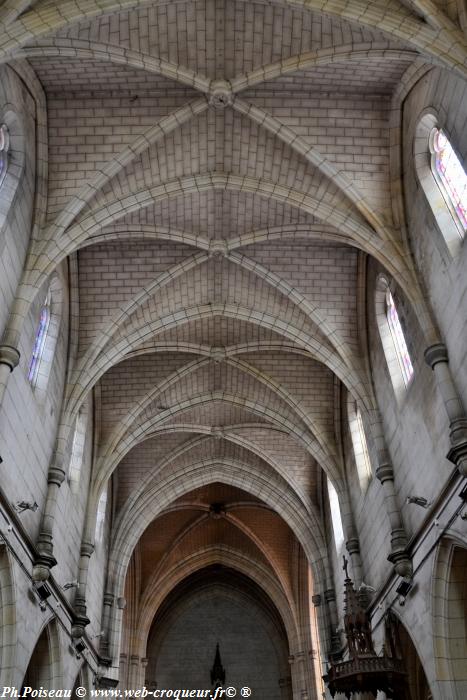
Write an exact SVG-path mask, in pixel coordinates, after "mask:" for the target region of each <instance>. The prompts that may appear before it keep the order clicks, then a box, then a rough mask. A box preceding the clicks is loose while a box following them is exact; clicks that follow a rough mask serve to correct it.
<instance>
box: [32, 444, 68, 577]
mask: <svg viewBox="0 0 467 700" xmlns="http://www.w3.org/2000/svg"><path fill="white" fill-rule="evenodd" d="M64 480H65V470H64V469H63V457H62V455H61V454H60V453H55V455H54V458H53V461H52V465H51V467H50V468H49V473H48V476H47V498H46V501H45V508H44V512H43V514H42V519H41V524H40V528H39V535H38V538H37V543H36V547H37V552H38V556H37V558H36V560H35V562H34V568H33V574H32V575H33V579H34V580H35V581H46V580H47V579H48V578H49V576H50V569H51V568H52V567H53V566H55V565H56V563H57V561H56V559H55V557H54V555H53V535H52V529H53V523H54V520H55V508H56V504H57V500H58V491H59V489H60V486H61V485H62V483H63V481H64Z"/></svg>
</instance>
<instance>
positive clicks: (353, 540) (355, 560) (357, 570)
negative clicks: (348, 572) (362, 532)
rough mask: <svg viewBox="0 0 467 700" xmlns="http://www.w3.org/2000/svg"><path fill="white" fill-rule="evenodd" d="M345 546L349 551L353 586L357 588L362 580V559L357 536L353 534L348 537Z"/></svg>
mask: <svg viewBox="0 0 467 700" xmlns="http://www.w3.org/2000/svg"><path fill="white" fill-rule="evenodd" d="M352 534H353V533H352ZM345 548H346V549H347V552H348V553H349V557H350V563H351V565H352V572H353V578H354V583H355V588H358V587H359V586H360V584H361V582H362V581H363V576H362V559H361V556H360V542H359V541H358V537H357V536H356V535H355V534H354V536H353V537H349V539H348V540H347V541H346V543H345Z"/></svg>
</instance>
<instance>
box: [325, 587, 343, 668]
mask: <svg viewBox="0 0 467 700" xmlns="http://www.w3.org/2000/svg"><path fill="white" fill-rule="evenodd" d="M323 595H324V600H325V602H326V605H327V608H328V617H329V625H330V636H331V646H330V649H329V656H330V657H331V658H338V657H340V652H341V650H342V644H341V638H340V635H339V633H338V632H337V628H338V624H339V619H338V615H337V605H336V592H335V590H334V588H328V589H327V590H326V591H324V594H323Z"/></svg>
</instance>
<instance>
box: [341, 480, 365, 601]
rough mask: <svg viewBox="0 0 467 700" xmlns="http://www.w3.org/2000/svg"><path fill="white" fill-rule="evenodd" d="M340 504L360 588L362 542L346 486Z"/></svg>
mask: <svg viewBox="0 0 467 700" xmlns="http://www.w3.org/2000/svg"><path fill="white" fill-rule="evenodd" d="M339 506H340V510H341V516H342V527H343V530H344V535H345V538H346V542H345V546H346V549H347V551H348V553H349V556H350V562H351V565H352V573H353V578H354V583H355V586H356V587H357V588H358V586H359V585H360V584H361V582H362V560H361V557H360V543H359V541H358V535H357V531H356V529H355V523H354V518H353V513H352V506H351V503H350V498H349V494H348V491H347V487H346V486H345V490H344V491H341V492H340V493H339Z"/></svg>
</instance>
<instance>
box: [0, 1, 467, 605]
mask: <svg viewBox="0 0 467 700" xmlns="http://www.w3.org/2000/svg"><path fill="white" fill-rule="evenodd" d="M456 7H457V6H456V4H455V3H445V2H442V1H440V2H438V3H436V2H432V1H430V0H406V1H404V2H402V1H398V0H385V1H384V2H383V1H381V2H380V1H376V2H364V1H363V0H354V1H352V2H347V3H341V2H334V1H333V0H330V1H328V2H322V1H320V0H309V1H308V2H303V0H302V1H301V2H299V1H298V0H297V1H289V2H285V1H283V2H262V1H259V0H258V1H255V2H243V1H242V0H199V1H194V2H170V3H168V2H156V1H154V0H153V1H152V2H143V1H140V2H136V1H132V2H130V1H129V0H120V1H119V2H116V1H112V0H90V1H89V2H86V3H80V2H73V1H72V0H60V2H58V1H57V0H37V1H36V2H27V0H26V1H20V0H18V1H17V2H15V1H14V0H11V1H10V2H7V3H5V4H4V6H3V7H2V9H1V10H0V16H1V17H2V18H3V19H5V18H7V19H8V20H9V23H8V24H7V25H6V28H5V29H4V34H3V35H0V56H2V57H3V60H15V59H27V61H28V63H29V65H30V67H31V68H32V69H33V71H34V72H35V73H36V75H37V78H38V80H39V81H40V83H41V85H42V87H43V89H44V91H45V95H46V109H47V134H46V135H47V138H48V147H49V151H48V153H49V159H48V178H47V183H48V185H47V192H46V200H45V199H44V201H46V206H45V211H44V216H43V221H42V224H43V225H42V233H41V236H40V239H39V240H38V241H37V242H36V243H35V250H34V256H33V257H32V258H31V261H33V262H31V284H32V280H33V279H34V283H37V279H38V278H37V275H38V274H42V275H46V274H50V272H51V271H52V270H53V269H54V267H55V266H57V265H58V264H59V263H60V262H61V261H62V260H64V259H65V258H66V257H67V256H72V258H73V259H74V260H75V261H76V262H77V270H78V273H77V278H76V290H75V292H77V294H76V299H77V300H78V299H79V321H76V320H75V323H76V327H75V330H76V331H77V334H78V338H79V341H78V346H77V355H76V361H75V364H74V368H73V371H72V374H71V376H70V381H69V384H68V388H67V404H66V411H67V412H68V414H69V415H70V416H71V417H73V416H75V415H76V412H77V411H78V409H79V406H80V404H81V403H82V401H83V400H84V399H85V397H86V395H87V394H88V393H89V392H90V391H91V390H94V397H95V401H96V405H97V407H98V410H96V417H97V418H98V426H99V434H98V441H97V453H96V457H95V464H94V475H93V485H92V489H93V491H92V493H93V498H94V503H95V504H96V503H97V500H98V496H99V493H100V491H101V489H102V488H103V486H104V485H105V483H106V482H107V480H108V479H109V478H110V477H111V476H112V475H113V479H114V493H115V508H116V519H115V527H114V532H113V539H112V547H113V553H114V561H116V562H117V563H116V564H115V569H116V572H117V574H118V572H120V575H124V572H125V571H126V565H127V564H128V562H129V560H130V556H131V554H132V552H133V550H134V547H135V546H136V545H137V543H138V541H140V544H139V551H140V556H141V557H142V559H143V561H145V566H147V565H148V562H152V563H153V565H154V567H156V566H159V565H160V562H161V556H166V557H168V556H171V557H174V556H176V554H177V552H178V551H179V553H180V557H182V555H183V557H186V556H188V552H189V549H190V547H192V551H194V549H193V548H194V547H195V546H198V545H199V537H198V539H197V537H196V536H195V535H194V534H193V530H194V525H193V523H197V525H196V528H197V530H198V531H199V532H204V535H203V537H204V538H205V539H206V540H207V541H209V542H211V541H212V542H218V541H220V540H223V542H224V545H225V548H226V551H227V550H228V549H229V546H230V545H231V546H232V547H231V548H234V545H235V546H236V545H239V547H240V545H241V547H240V548H243V549H244V551H247V549H248V548H247V545H246V544H245V543H246V541H247V540H249V542H250V545H251V557H252V560H253V559H255V558H256V561H257V562H259V561H262V557H263V558H264V557H265V554H264V552H262V553H261V551H260V548H258V546H259V543H260V542H262V543H263V545H264V546H265V547H266V549H267V550H268V553H269V554H270V557H269V559H268V560H267V562H266V559H265V560H264V561H263V563H264V566H266V567H270V568H271V567H272V569H274V568H275V575H276V577H277V579H278V581H279V582H280V585H281V586H283V588H284V591H285V593H286V594H287V595H288V593H289V592H288V590H287V586H288V585H289V583H288V580H289V579H288V576H289V574H288V573H287V566H286V564H284V562H283V561H282V560H281V556H282V555H281V551H282V549H283V548H284V547H286V546H287V543H286V540H287V537H289V536H290V532H292V531H293V532H294V536H295V537H296V538H297V539H298V540H300V541H301V543H302V545H303V546H305V543H307V548H308V551H307V554H308V555H309V556H310V557H311V558H312V559H313V558H314V559H315V560H316V561H319V560H320V557H321V554H320V552H321V551H322V549H321V548H322V544H323V542H324V540H325V539H326V533H325V532H324V527H323V519H322V512H321V490H322V474H323V470H324V471H325V472H326V473H327V474H328V475H329V476H330V477H331V478H332V479H333V480H334V481H335V482H336V483H339V480H340V479H341V478H342V458H341V447H340V432H339V420H340V410H341V409H340V400H341V397H342V386H344V385H345V386H346V388H347V389H348V390H349V391H350V392H351V393H352V394H353V396H354V397H355V398H356V399H357V400H358V401H359V402H360V403H361V405H362V407H364V408H370V407H371V406H372V402H373V398H372V391H371V383H370V381H369V377H368V373H367V367H366V364H365V361H364V355H365V348H364V340H365V339H364V336H363V335H362V328H363V325H364V324H363V323H362V319H363V317H364V312H365V310H364V304H363V302H362V299H364V296H362V293H361V291H362V287H364V270H365V264H364V262H365V259H366V256H370V257H371V258H374V259H375V260H376V261H377V262H378V263H379V264H381V265H382V266H383V267H385V268H386V269H387V270H388V271H389V273H390V274H392V275H393V276H394V278H395V279H396V280H397V282H398V284H399V285H400V286H401V288H402V289H403V290H404V292H405V293H406V294H407V295H408V297H409V298H410V299H411V300H412V301H416V300H417V299H418V298H419V296H420V292H419V290H418V287H417V285H416V284H415V282H414V279H413V274H412V272H411V270H410V268H409V266H408V264H407V255H406V253H407V248H406V242H405V240H404V236H403V232H402V231H401V229H400V226H399V224H400V221H399V220H398V211H399V209H398V202H399V200H398V196H399V195H398V191H399V190H398V187H397V182H398V178H399V173H398V172H397V154H396V151H397V144H399V143H400V139H399V126H400V124H399V121H398V116H399V113H400V104H401V102H402V100H403V97H404V94H405V91H406V90H407V89H409V87H410V85H412V84H413V82H414V81H416V80H418V79H419V77H420V76H422V75H423V74H424V72H426V71H427V70H429V69H430V67H431V66H432V65H433V64H435V65H440V66H444V67H447V68H451V69H453V70H455V71H457V72H458V73H462V74H464V75H465V73H466V71H467V56H466V51H465V48H464V45H463V42H462V40H461V39H462V34H461V28H460V25H459V23H461V24H462V23H463V22H464V18H463V16H462V15H461V16H458V13H457V10H456ZM44 133H45V132H44ZM44 198H45V193H44ZM39 279H40V278H39ZM213 483H217V484H219V483H223V484H224V488H227V486H226V485H228V489H227V491H228V493H227V492H226V493H224V494H223V495H222V498H221V496H219V494H215V495H214V496H215V499H217V500H219V499H221V500H222V502H225V503H234V504H237V505H232V506H231V508H230V509H229V510H228V514H230V515H229V518H228V522H227V521H225V520H224V521H223V524H222V525H220V524H219V523H218V522H217V521H212V520H209V516H208V513H209V488H208V485H209V484H213ZM216 488H217V489H218V490H219V489H220V490H222V488H221V486H217V487H216ZM196 489H198V491H196ZM199 489H204V491H199ZM229 489H230V490H229ZM200 493H202V494H203V498H201V496H200V500H199V499H198V500H197V498H195V497H194V495H193V494H200ZM244 493H246V494H249V496H248V497H247V496H245V495H244ZM190 494H191V495H190ZM211 496H212V497H213V498H214V496H213V495H212V494H211ZM245 498H252V499H254V501H252V502H251V503H252V504H251V505H249V504H248V503H247V502H246V501H245ZM193 499H194V500H193ZM203 499H204V500H203ZM244 501H245V502H244ZM194 503H195V504H194ZM174 504H176V506H175V505H174ZM238 504H241V505H238ZM261 509H262V511H261V512H262V518H261V519H260V523H259V524H256V525H255V527H253V526H251V527H250V524H248V523H246V522H245V519H246V520H248V519H253V520H254V518H255V517H256V515H255V513H256V514H257V513H258V512H259V511H260V510H261ZM237 510H238V513H237ZM273 511H275V512H276V515H274V514H273ZM266 514H267V515H266ZM155 518H159V520H158V521H155V520H154V519H155ZM280 518H282V519H283V521H285V522H287V523H288V525H287V526H286V525H285V523H282V525H281V524H280ZM268 519H269V520H270V521H271V522H270V523H269V521H268ZM201 520H202V522H201ZM267 521H268V522H267ZM153 522H157V523H158V527H156V528H155V529H154V527H153V526H152V525H151V523H153ZM151 527H153V530H154V531H153V530H151ZM289 527H290V528H291V530H289V529H288V528H289ZM160 528H162V530H163V531H164V533H165V535H164V537H165V538H166V539H165V540H164V542H162V540H161V541H160V542H159V540H160V538H161V529H160ZM222 528H223V530H222ZM258 528H259V529H258ZM261 528H266V531H267V532H262V531H261ZM274 528H277V529H276V530H275V529H274ZM281 528H282V529H281ZM221 530H222V532H221ZM273 532H276V533H277V536H276V535H275V536H274V537H272V540H271V541H269V540H270V539H271V533H273ZM151 533H152V534H151ZM180 533H184V534H183V537H182V535H181V534H180ZM239 533H241V534H239ZM281 533H282V534H281ZM152 535H154V536H152ZM203 537H201V540H202V541H203ZM177 538H178V539H177ZM239 538H240V539H241V540H242V542H241V543H240V544H239ZM268 538H269V539H268ZM174 539H175V540H176V542H177V544H176V547H174V546H173V542H174ZM171 543H172V544H171ZM169 545H170V547H172V549H171V552H170V554H168V553H166V554H165V555H163V554H162V553H163V551H166V550H167V552H168V551H169V550H168V549H167V548H168V547H169ZM228 545H229V546H228ZM170 547H169V548H170ZM164 548H165V549H164ZM156 550H157V551H156ZM279 550H281V551H279ZM119 567H121V568H119ZM143 568H144V567H143ZM117 574H116V575H117ZM142 575H143V578H144V577H149V573H148V572H143V574H142Z"/></svg>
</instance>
